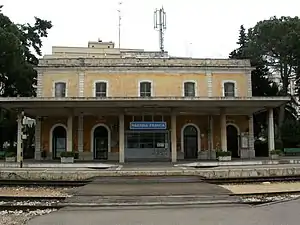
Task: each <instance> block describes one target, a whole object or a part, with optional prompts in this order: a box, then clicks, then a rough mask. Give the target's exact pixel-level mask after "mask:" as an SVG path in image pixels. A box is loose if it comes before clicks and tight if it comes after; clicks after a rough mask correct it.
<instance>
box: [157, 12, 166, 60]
mask: <svg viewBox="0 0 300 225" xmlns="http://www.w3.org/2000/svg"><path fill="white" fill-rule="evenodd" d="M154 29H155V30H157V31H158V32H159V48H160V51H161V53H162V55H163V54H164V52H165V50H164V33H165V30H166V29H167V20H166V12H165V11H164V7H161V9H156V10H155V11H154Z"/></svg>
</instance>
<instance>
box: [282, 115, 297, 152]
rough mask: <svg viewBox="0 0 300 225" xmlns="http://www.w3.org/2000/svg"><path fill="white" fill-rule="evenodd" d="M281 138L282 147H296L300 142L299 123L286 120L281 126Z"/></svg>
mask: <svg viewBox="0 0 300 225" xmlns="http://www.w3.org/2000/svg"><path fill="white" fill-rule="evenodd" d="M281 138H282V141H283V143H284V147H285V148H287V147H290V148H291V147H296V146H297V144H299V140H300V122H299V121H295V120H286V121H284V123H283V124H282V126H281Z"/></svg>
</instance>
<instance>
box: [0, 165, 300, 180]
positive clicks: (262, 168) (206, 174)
mask: <svg viewBox="0 0 300 225" xmlns="http://www.w3.org/2000/svg"><path fill="white" fill-rule="evenodd" d="M111 176H116V177H118V176H120V177H122V176H125V177H126V176H199V177H201V178H207V179H219V178H221V179H224V178H256V177H264V178H265V177H276V176H277V177H282V176H300V164H286V165H254V166H219V167H211V168H190V167H174V166H172V165H168V164H161V165H151V164H147V165H140V164H135V165H133V164H130V166H128V167H127V166H126V165H124V166H122V167H117V168H108V169H97V168H96V169H89V168H67V167H66V168H0V179H2V180H33V181H34V180H63V181H78V180H87V179H92V178H94V177H111Z"/></svg>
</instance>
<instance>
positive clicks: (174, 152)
mask: <svg viewBox="0 0 300 225" xmlns="http://www.w3.org/2000/svg"><path fill="white" fill-rule="evenodd" d="M171 143H172V146H171V150H172V162H177V136H176V115H172V116H171Z"/></svg>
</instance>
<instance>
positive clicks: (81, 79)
mask: <svg viewBox="0 0 300 225" xmlns="http://www.w3.org/2000/svg"><path fill="white" fill-rule="evenodd" d="M84 76H85V74H84V72H83V71H80V72H79V73H78V97H84Z"/></svg>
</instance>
